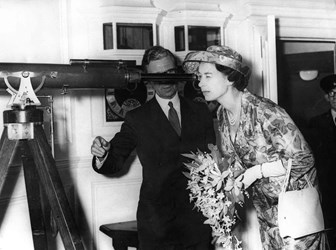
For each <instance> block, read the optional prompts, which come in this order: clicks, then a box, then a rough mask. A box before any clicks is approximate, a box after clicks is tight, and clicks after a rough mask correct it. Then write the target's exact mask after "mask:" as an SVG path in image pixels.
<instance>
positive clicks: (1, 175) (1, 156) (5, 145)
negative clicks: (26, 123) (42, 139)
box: [0, 127, 18, 191]
mask: <svg viewBox="0 0 336 250" xmlns="http://www.w3.org/2000/svg"><path fill="white" fill-rule="evenodd" d="M17 144H18V141H16V140H9V139H8V134H7V127H4V130H3V132H2V135H1V140H0V191H1V190H2V186H3V184H4V182H5V179H6V175H7V172H8V168H9V163H10V161H11V159H12V158H13V156H14V154H15V149H16V146H17Z"/></svg>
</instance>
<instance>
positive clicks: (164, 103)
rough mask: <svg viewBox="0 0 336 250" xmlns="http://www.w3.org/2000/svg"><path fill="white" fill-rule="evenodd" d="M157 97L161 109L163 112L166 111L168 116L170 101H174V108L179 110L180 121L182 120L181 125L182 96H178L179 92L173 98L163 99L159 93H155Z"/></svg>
mask: <svg viewBox="0 0 336 250" xmlns="http://www.w3.org/2000/svg"><path fill="white" fill-rule="evenodd" d="M155 98H156V100H157V102H158V103H159V105H160V107H161V109H162V110H163V112H164V113H165V115H166V117H167V118H168V112H169V109H170V107H169V105H168V103H169V102H172V103H173V106H174V109H175V110H176V112H177V115H178V118H179V121H180V125H181V104H180V98H179V96H178V94H177V93H176V95H175V96H173V98H172V99H163V98H161V97H160V96H158V95H157V94H155Z"/></svg>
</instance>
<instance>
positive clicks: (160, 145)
mask: <svg viewBox="0 0 336 250" xmlns="http://www.w3.org/2000/svg"><path fill="white" fill-rule="evenodd" d="M176 65H177V63H176V59H175V57H174V55H173V54H172V53H171V52H170V51H169V50H166V49H164V48H163V47H161V46H154V47H152V48H150V49H148V50H146V51H145V54H144V56H143V60H142V66H143V69H144V71H145V72H146V73H167V74H171V73H174V72H176V67H177V66H176ZM151 84H152V86H153V89H154V90H155V97H154V98H152V99H151V100H150V101H149V102H147V103H145V104H144V105H143V106H141V107H139V108H136V109H134V110H132V111H129V112H127V114H126V116H125V121H124V123H123V124H122V126H121V130H120V132H119V133H117V134H116V135H115V136H114V138H113V139H112V140H111V141H110V142H107V141H106V140H105V139H103V138H102V137H100V136H98V137H96V138H95V139H94V141H93V144H92V146H91V153H92V154H93V155H94V156H95V157H94V159H93V168H94V170H95V171H97V172H98V173H101V174H113V173H116V172H118V171H120V170H121V169H122V167H123V165H124V162H125V160H126V159H127V157H128V156H129V155H130V153H131V152H132V151H133V150H134V149H136V152H137V154H138V157H139V160H140V162H141V165H142V167H143V181H142V185H141V190H140V198H139V204H138V210H137V222H138V235H139V243H140V249H141V250H168V249H169V250H182V249H183V250H185V249H188V250H206V249H209V247H210V246H211V244H210V241H211V238H210V236H211V229H210V227H209V226H208V225H204V223H203V222H204V221H205V217H203V215H202V214H201V213H200V212H198V211H197V210H196V209H193V204H191V203H190V201H189V193H188V190H186V187H187V178H186V177H185V176H184V175H183V173H182V172H183V171H186V168H184V167H183V162H185V161H186V158H183V157H182V156H181V154H182V153H190V152H191V151H196V150H197V149H200V150H202V151H206V150H207V145H208V144H209V143H213V144H214V143H215V132H214V126H213V120H212V117H211V114H210V112H209V110H208V108H207V106H206V105H205V104H204V103H196V102H192V101H190V100H187V99H185V98H183V97H181V96H179V95H178V88H177V83H174V82H168V81H166V82H152V83H151ZM170 102H172V104H173V107H174V109H175V110H176V111H177V116H176V112H175V118H177V121H175V123H173V125H172V124H171V123H170V121H169V118H170V115H169V113H170V109H171V108H170V106H169V103H170Z"/></svg>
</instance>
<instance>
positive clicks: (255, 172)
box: [235, 165, 262, 189]
mask: <svg viewBox="0 0 336 250" xmlns="http://www.w3.org/2000/svg"><path fill="white" fill-rule="evenodd" d="M261 177H262V175H261V166H260V165H256V166H253V167H251V168H248V169H246V171H245V172H244V173H243V174H241V175H240V176H238V177H237V178H236V180H235V181H238V182H242V183H243V185H244V186H243V187H244V188H245V189H246V188H248V187H249V186H250V185H251V184H252V183H253V182H255V181H256V180H258V179H260V178H261Z"/></svg>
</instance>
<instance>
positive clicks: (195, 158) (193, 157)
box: [181, 152, 202, 164]
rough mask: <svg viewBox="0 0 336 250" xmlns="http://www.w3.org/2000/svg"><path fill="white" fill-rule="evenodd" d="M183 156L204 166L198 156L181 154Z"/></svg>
mask: <svg viewBox="0 0 336 250" xmlns="http://www.w3.org/2000/svg"><path fill="white" fill-rule="evenodd" d="M181 155H182V156H184V157H186V158H189V159H193V160H194V161H195V162H196V163H197V164H202V162H201V161H200V160H199V159H198V155H197V154H195V153H193V152H191V153H190V154H181Z"/></svg>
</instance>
